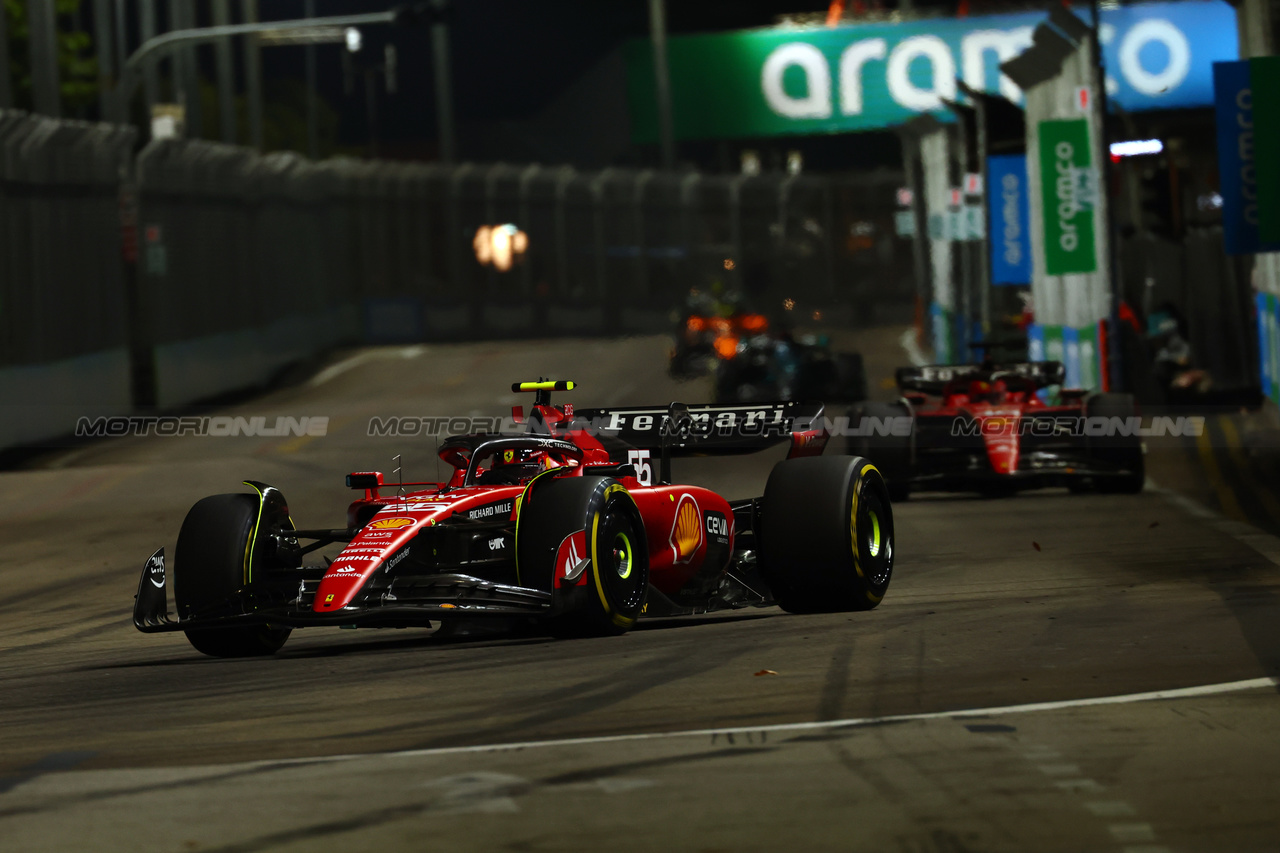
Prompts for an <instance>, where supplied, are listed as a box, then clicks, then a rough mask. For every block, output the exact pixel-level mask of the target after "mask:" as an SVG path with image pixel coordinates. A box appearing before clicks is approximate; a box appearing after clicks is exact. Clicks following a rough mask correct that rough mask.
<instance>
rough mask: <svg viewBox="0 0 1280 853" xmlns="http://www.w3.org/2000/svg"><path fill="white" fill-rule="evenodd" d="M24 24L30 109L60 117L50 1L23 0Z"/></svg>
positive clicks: (53, 14) (55, 36) (55, 33)
mask: <svg viewBox="0 0 1280 853" xmlns="http://www.w3.org/2000/svg"><path fill="white" fill-rule="evenodd" d="M27 27H28V30H29V38H30V44H31V48H30V49H31V101H32V107H33V110H32V111H33V112H36V113H39V114H40V115H46V116H52V117H53V118H60V117H61V116H62V98H61V97H60V96H59V95H60V93H59V91H58V88H59V84H58V19H57V14H56V11H55V9H54V6H53V3H52V2H51V0H27Z"/></svg>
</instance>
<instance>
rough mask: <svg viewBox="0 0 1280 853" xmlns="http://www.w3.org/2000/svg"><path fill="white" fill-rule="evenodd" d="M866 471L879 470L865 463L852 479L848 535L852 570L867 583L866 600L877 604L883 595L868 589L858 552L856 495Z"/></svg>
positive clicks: (860, 544) (857, 495)
mask: <svg viewBox="0 0 1280 853" xmlns="http://www.w3.org/2000/svg"><path fill="white" fill-rule="evenodd" d="M868 471H875V472H876V474H880V470H879V469H878V468H876V466H875V465H872V464H871V463H870V462H867V463H865V464H864V465H863V466H862V467H861V468H859V469H858V474H857V476H856V477H854V480H853V500H852V501H851V502H850V504H851V505H850V509H849V536H850V538H851V539H852V541H853V568H854V571H856V572H857V573H858V577H860V578H861V579H862V580H863V582H864V583H866V584H867V585H868V587H867V590H866V596H867V601H869V602H871V603H872V604H879V603H880V600H881V599H882V598H884V596H883V595H876V594H875V593H873V592H872V591H871V589H870V581H868V580H867V574H866V572H864V571H863V570H862V555H861V553H860V551H861V549H862V537H860V536H859V535H858V497H859V494H860V493H861V491H862V484H863V478H864V477H865V476H866V473H867V472H868Z"/></svg>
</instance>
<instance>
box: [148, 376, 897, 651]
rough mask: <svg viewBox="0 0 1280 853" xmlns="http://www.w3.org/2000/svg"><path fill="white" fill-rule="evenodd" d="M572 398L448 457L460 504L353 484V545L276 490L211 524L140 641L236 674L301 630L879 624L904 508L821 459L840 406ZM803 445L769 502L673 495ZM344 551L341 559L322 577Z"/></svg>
mask: <svg viewBox="0 0 1280 853" xmlns="http://www.w3.org/2000/svg"><path fill="white" fill-rule="evenodd" d="M572 387H573V383H571V382H545V381H538V382H528V383H518V384H517V385H515V386H513V388H512V390H515V391H528V392H533V393H534V394H536V397H535V399H534V405H533V407H532V410H531V411H530V412H529V414H528V416H527V417H526V416H525V413H524V411H523V407H517V408H515V409H514V410H513V412H512V414H513V418H514V420H515V421H516V422H517V423H518V424H519V425H520V426H521V429H520V430H519V431H518V432H517V433H516V434H508V433H492V434H489V433H486V434H475V435H459V436H454V437H452V438H449V439H447V440H446V441H444V443H443V444H442V445H441V446H440V449H439V456H440V458H441V459H442V460H443V461H444V462H446V463H447V464H448V465H449V466H451V468H452V471H453V473H452V475H451V476H450V477H449V479H448V481H447V482H443V483H403V484H401V483H395V484H388V483H386V482H385V481H384V479H383V476H382V474H380V473H378V472H360V473H354V474H349V475H347V485H348V486H350V487H352V488H354V489H356V490H358V491H359V492H361V493H362V496H361V497H359V498H357V499H356V500H355V501H354V502H352V503H351V504H350V506H348V507H347V508H346V522H345V524H344V525H343V526H342V527H339V528H334V529H297V528H296V527H295V526H294V523H293V520H292V518H291V517H290V514H289V507H288V504H287V502H286V501H285V498H284V495H283V494H282V493H281V492H280V491H279V490H278V489H276V488H273V487H272V486H269V485H266V484H264V483H257V482H251V481H246V485H248V486H249V487H250V488H252V489H253V493H252V494H223V495H214V496H212V497H207V498H205V499H203V500H201V501H199V502H197V503H196V504H195V506H193V507H192V508H191V510H190V512H188V513H187V517H186V519H185V520H184V521H183V523H182V529H181V531H180V532H179V534H178V544H177V553H176V555H175V560H174V565H173V567H172V572H171V574H172V578H170V576H169V573H167V572H166V566H165V559H164V549H163V548H161V549H160V550H158V551H156V552H155V554H153V555H152V556H151V558H150V559H149V560H148V561H147V563H146V566H145V567H144V569H143V573H142V577H141V579H140V581H139V585H138V593H137V596H136V601H135V605H134V617H133V618H134V625H135V626H136V627H137V628H138V630H140V631H143V632H148V633H150V632H158V631H184V632H185V633H186V636H187V638H188V640H189V641H190V642H191V644H192V645H193V646H195V648H196V649H198V650H199V651H201V652H204V653H205V654H208V655H214V656H219V657H232V656H242V655H260V654H271V653H273V652H275V651H276V650H277V649H279V648H280V647H281V645H283V643H284V642H285V640H286V638H287V637H288V636H289V632H290V631H291V630H292V629H293V628H295V627H309V626H330V627H344V628H357V627H370V628H376V627H409V626H420V627H428V626H431V625H432V624H433V623H434V622H440V623H442V624H443V626H444V627H448V626H450V625H457V624H458V623H466V622H468V621H470V622H472V623H474V622H475V621H476V620H485V619H489V620H503V619H505V620H508V621H509V622H510V621H515V622H520V623H522V624H525V625H528V624H531V623H532V624H540V625H542V626H544V627H545V629H546V630H547V631H549V632H550V633H552V634H556V635H565V634H567V635H602V634H620V633H622V632H624V631H626V630H628V629H629V628H630V627H631V626H632V625H633V624H634V623H635V620H636V619H637V618H638V617H639V616H641V615H648V616H678V615H685V614H691V613H699V612H707V611H711V610H718V609H724V608H736V607H744V606H765V605H770V604H775V603H776V604H779V605H781V607H782V608H783V609H786V610H791V611H817V610H823V611H839V610H866V609H870V608H872V607H875V606H876V605H877V604H878V603H879V602H880V599H881V598H882V597H883V596H884V594H885V591H886V590H887V589H888V586H889V580H890V577H891V575H892V571H893V545H894V542H893V513H892V509H891V507H890V504H889V497H888V493H887V491H886V489H885V485H884V481H883V479H882V478H881V477H880V474H879V473H878V472H877V471H876V469H875V467H874V466H873V465H872V464H871V463H869V462H868V461H867V460H865V459H852V458H850V457H848V456H826V457H824V456H822V455H821V454H822V451H823V449H824V448H825V446H826V443H827V438H828V433H827V431H826V426H825V423H826V422H825V419H824V418H823V417H822V416H823V407H822V405H821V404H804V403H794V402H780V403H765V404H759V405H756V406H751V407H723V406H720V407H717V406H686V405H683V404H681V403H672V404H670V405H668V406H665V407H654V408H634V407H633V408H609V409H580V410H578V411H577V412H575V411H574V410H573V407H572V406H569V405H561V406H553V405H552V404H551V392H552V391H553V390H558V391H563V390H570V389H572ZM783 442H786V443H789V445H790V452H789V453H788V456H787V458H786V459H785V460H784V461H782V462H779V463H778V464H776V465H775V466H774V468H773V471H772V473H771V474H770V475H769V479H768V482H767V483H766V484H765V487H764V492H763V495H762V496H761V497H757V498H746V499H742V500H736V501H729V500H726V499H725V498H724V497H722V496H720V495H719V494H717V493H716V492H714V491H712V490H710V489H706V488H702V487H700V486H695V485H683V484H679V483H674V482H672V478H671V460H672V459H673V458H676V457H681V456H690V455H698V456H716V455H731V454H740V453H749V452H752V451H756V450H761V449H764V448H766V447H770V446H774V445H777V444H779V443H783ZM303 542H306V543H307V544H302V543H303ZM335 543H341V545H342V550H341V553H339V554H337V556H336V559H334V560H332V561H331V562H328V561H326V562H310V561H308V559H307V558H308V555H312V554H313V552H315V551H317V550H318V549H320V548H322V547H324V546H326V545H332V544H335ZM170 583H172V586H173V594H174V601H175V604H176V609H177V617H176V618H174V617H173V616H172V615H170V613H169V610H168V596H167V589H168V587H169V585H170Z"/></svg>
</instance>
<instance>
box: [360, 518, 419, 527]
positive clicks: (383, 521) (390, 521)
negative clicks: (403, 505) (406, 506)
mask: <svg viewBox="0 0 1280 853" xmlns="http://www.w3.org/2000/svg"><path fill="white" fill-rule="evenodd" d="M412 524H413V519H412V518H379V519H378V520H377V521H373V522H370V523H369V529H370V530H403V529H404V528H406V527H409V526H411V525H412Z"/></svg>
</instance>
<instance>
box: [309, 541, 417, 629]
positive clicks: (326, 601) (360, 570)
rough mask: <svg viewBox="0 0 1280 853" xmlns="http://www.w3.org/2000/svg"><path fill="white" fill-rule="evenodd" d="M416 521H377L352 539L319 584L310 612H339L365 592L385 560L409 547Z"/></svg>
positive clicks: (330, 565)
mask: <svg viewBox="0 0 1280 853" xmlns="http://www.w3.org/2000/svg"><path fill="white" fill-rule="evenodd" d="M417 525H418V520H416V519H413V518H408V517H399V518H385V519H378V520H376V521H374V522H372V523H370V524H369V525H368V526H367V527H365V528H364V529H363V530H361V531H360V535H358V536H357V537H356V538H355V539H352V540H351V542H350V544H348V545H347V547H346V548H343V549H342V553H341V554H339V555H338V559H336V560H334V561H333V562H332V563H331V564H329V571H328V573H326V574H325V576H324V579H323V580H321V581H320V589H319V590H318V591H317V592H316V599H315V602H314V603H313V604H312V606H311V609H312V610H313V611H314V612H316V613H329V612H332V611H334V610H341V609H342V608H343V607H346V606H347V605H348V604H350V603H351V601H352V599H354V598H355V597H356V594H357V593H359V592H360V590H361V589H362V588H364V585H365V582H366V581H368V579H369V577H370V575H372V574H373V573H374V572H376V571H377V570H378V568H379V567H380V566H381V565H382V564H383V563H384V562H386V560H387V558H388V557H390V556H391V555H392V554H394V553H395V552H396V551H398V550H400V549H401V548H403V547H404V546H405V545H406V544H408V542H409V540H410V539H412V538H413V536H414V535H415V533H416V531H417Z"/></svg>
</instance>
